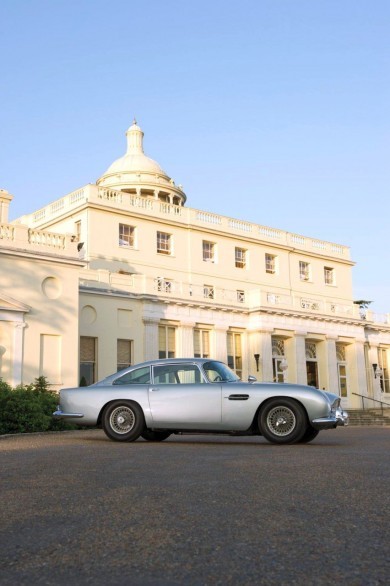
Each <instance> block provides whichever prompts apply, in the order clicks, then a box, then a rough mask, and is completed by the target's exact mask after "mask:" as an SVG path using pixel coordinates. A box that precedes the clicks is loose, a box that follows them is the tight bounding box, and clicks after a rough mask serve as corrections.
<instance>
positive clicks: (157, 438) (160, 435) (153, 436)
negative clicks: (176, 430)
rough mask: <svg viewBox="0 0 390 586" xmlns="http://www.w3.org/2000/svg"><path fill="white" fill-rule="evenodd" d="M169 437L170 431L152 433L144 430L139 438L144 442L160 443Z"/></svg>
mask: <svg viewBox="0 0 390 586" xmlns="http://www.w3.org/2000/svg"><path fill="white" fill-rule="evenodd" d="M170 435H171V432H170V431H152V430H150V429H145V430H144V431H143V432H142V433H141V437H143V438H144V439H145V440H147V441H149V442H162V441H164V440H165V439H167V437H169V436H170Z"/></svg>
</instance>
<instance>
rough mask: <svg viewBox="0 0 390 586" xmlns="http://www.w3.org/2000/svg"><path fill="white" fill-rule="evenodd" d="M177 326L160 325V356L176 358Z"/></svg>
mask: <svg viewBox="0 0 390 586" xmlns="http://www.w3.org/2000/svg"><path fill="white" fill-rule="evenodd" d="M175 352H176V328H174V327H172V326H158V357H159V358H175Z"/></svg>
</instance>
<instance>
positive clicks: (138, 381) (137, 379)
mask: <svg viewBox="0 0 390 586" xmlns="http://www.w3.org/2000/svg"><path fill="white" fill-rule="evenodd" d="M112 384H113V385H149V384H150V367H149V366H143V367H142V368H136V369H135V370H130V372H126V374H123V375H122V376H120V377H118V378H116V379H115V380H114V382H113V383H112Z"/></svg>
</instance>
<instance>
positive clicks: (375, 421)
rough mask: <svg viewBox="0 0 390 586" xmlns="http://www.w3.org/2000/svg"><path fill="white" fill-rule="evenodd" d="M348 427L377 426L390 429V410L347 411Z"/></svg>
mask: <svg viewBox="0 0 390 586" xmlns="http://www.w3.org/2000/svg"><path fill="white" fill-rule="evenodd" d="M348 414H349V425H379V426H389V427H390V410H388V409H387V410H385V411H384V413H383V414H382V412H381V411H380V410H378V409H348Z"/></svg>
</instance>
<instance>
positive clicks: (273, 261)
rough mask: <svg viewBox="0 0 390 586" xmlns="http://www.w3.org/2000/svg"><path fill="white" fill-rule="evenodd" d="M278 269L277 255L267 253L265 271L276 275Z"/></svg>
mask: <svg viewBox="0 0 390 586" xmlns="http://www.w3.org/2000/svg"><path fill="white" fill-rule="evenodd" d="M276 269H277V256H275V255H274V254H268V253H266V255H265V272H266V273H269V274H270V275H274V274H275V273H276Z"/></svg>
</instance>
